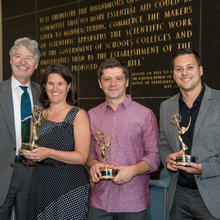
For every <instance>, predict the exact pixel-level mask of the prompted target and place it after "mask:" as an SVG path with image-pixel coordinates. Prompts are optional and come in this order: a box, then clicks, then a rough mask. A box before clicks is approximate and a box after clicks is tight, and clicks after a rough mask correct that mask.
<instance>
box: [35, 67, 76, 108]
mask: <svg viewBox="0 0 220 220" xmlns="http://www.w3.org/2000/svg"><path fill="white" fill-rule="evenodd" d="M52 73H56V74H59V75H60V76H61V77H63V78H64V80H65V81H66V83H67V85H69V84H71V86H70V89H69V91H68V93H67V96H66V102H67V103H68V104H69V105H76V84H75V79H74V75H73V72H72V71H71V70H70V69H69V68H68V67H66V66H64V65H63V64H60V63H57V64H52V65H49V66H48V67H47V69H46V72H45V74H44V75H43V78H42V80H41V83H40V95H39V100H40V103H41V104H42V106H43V107H44V108H49V106H50V100H49V98H48V96H47V92H46V84H47V80H48V76H49V75H50V74H52Z"/></svg>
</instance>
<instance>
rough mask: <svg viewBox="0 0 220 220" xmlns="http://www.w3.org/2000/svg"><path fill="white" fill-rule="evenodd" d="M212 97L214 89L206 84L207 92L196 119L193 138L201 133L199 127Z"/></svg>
mask: <svg viewBox="0 0 220 220" xmlns="http://www.w3.org/2000/svg"><path fill="white" fill-rule="evenodd" d="M211 99H212V91H211V89H210V88H209V87H208V86H206V89H205V93H204V96H203V99H202V103H201V106H200V109H199V114H198V116H197V119H196V124H195V128H194V135H193V140H194V137H195V138H196V137H197V136H198V134H199V129H200V127H201V125H202V123H203V121H204V118H205V117H206V114H207V113H208V109H209V106H210V102H211ZM193 148H194V147H193Z"/></svg>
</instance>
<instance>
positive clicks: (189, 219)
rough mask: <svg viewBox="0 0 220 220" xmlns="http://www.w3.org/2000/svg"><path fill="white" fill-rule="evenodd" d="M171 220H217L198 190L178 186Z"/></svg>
mask: <svg viewBox="0 0 220 220" xmlns="http://www.w3.org/2000/svg"><path fill="white" fill-rule="evenodd" d="M170 220H217V218H214V217H213V216H212V215H211V214H210V212H209V211H208V209H207V207H206V206H205V204H204V202H203V200H202V198H201V196H200V193H199V191H198V190H197V189H190V188H188V187H182V186H180V185H178V184H177V188H176V193H175V198H174V201H173V207H172V209H171V212H170Z"/></svg>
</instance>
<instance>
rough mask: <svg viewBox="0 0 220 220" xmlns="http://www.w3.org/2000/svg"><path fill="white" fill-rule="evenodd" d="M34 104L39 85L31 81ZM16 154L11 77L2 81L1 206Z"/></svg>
mask: <svg viewBox="0 0 220 220" xmlns="http://www.w3.org/2000/svg"><path fill="white" fill-rule="evenodd" d="M31 91H32V95H33V102H34V104H39V101H38V92H39V85H38V84H36V83H34V82H31ZM15 154H16V136H15V124H14V110H13V101H12V90H11V78H10V79H8V80H6V81H3V82H0V187H1V190H0V206H1V205H2V204H3V203H4V201H5V198H6V196H7V193H8V189H9V184H10V182H11V177H12V173H13V167H14V161H15Z"/></svg>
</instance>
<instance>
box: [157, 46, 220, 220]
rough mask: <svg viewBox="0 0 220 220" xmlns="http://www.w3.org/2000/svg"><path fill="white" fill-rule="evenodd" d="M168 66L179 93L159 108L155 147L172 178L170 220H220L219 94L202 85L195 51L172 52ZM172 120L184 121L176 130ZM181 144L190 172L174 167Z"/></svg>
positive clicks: (177, 166)
mask: <svg viewBox="0 0 220 220" xmlns="http://www.w3.org/2000/svg"><path fill="white" fill-rule="evenodd" d="M172 64H173V77H174V80H175V81H176V83H177V85H178V86H179V89H180V93H179V94H177V95H175V96H173V97H171V98H169V99H168V100H166V101H164V102H163V103H162V104H161V107H160V141H159V152H160V156H161V160H162V162H163V165H164V167H166V168H167V169H168V170H169V174H170V186H169V203H168V206H169V210H170V216H171V220H182V219H199V220H211V219H220V208H219V207H220V206H219V205H220V187H219V183H220V144H219V143H220V111H219V106H220V91H217V90H214V89H211V88H209V87H208V86H207V85H205V84H203V83H202V81H201V77H202V75H203V68H202V65H201V60H200V56H199V55H198V54H197V53H196V52H195V51H194V50H191V49H183V50H179V51H176V52H174V54H173V60H172ZM174 114H180V115H181V116H182V120H181V121H179V127H178V126H173V125H172V124H171V123H170V118H171V116H172V115H174ZM189 121H191V123H189ZM177 124H178V123H177ZM188 125H189V126H188ZM187 128H188V130H187ZM180 129H182V130H184V132H183V133H184V134H182V135H181V137H180V136H179V133H178V131H179V130H180ZM180 138H182V139H181V141H182V145H185V146H187V147H188V150H186V152H185V153H186V154H188V155H190V154H191V155H193V156H195V157H196V162H191V163H190V164H188V165H189V166H182V165H177V162H176V158H177V157H179V156H181V155H182V153H183V150H181V143H180V142H181V141H180Z"/></svg>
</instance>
